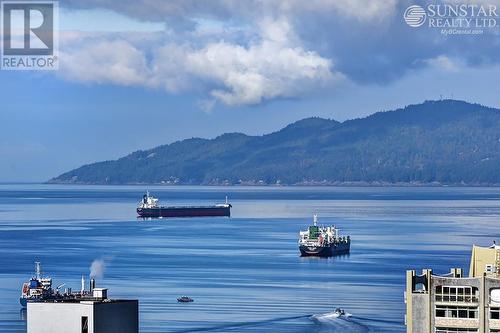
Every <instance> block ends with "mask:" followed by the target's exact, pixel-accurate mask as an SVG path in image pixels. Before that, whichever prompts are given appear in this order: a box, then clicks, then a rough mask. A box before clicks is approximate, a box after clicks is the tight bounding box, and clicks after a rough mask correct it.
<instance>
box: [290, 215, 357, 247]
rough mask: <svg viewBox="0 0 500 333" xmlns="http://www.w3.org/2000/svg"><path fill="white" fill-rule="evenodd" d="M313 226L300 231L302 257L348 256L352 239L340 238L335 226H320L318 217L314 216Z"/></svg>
mask: <svg viewBox="0 0 500 333" xmlns="http://www.w3.org/2000/svg"><path fill="white" fill-rule="evenodd" d="M313 222H314V223H313V225H311V226H309V228H308V229H307V230H304V231H302V230H301V231H300V238H299V250H300V254H301V255H302V256H316V257H332V256H335V255H339V254H348V253H349V251H350V249H351V238H350V237H349V236H347V237H340V235H339V230H338V229H337V228H335V226H318V215H316V214H314V217H313Z"/></svg>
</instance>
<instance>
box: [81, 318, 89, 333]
mask: <svg viewBox="0 0 500 333" xmlns="http://www.w3.org/2000/svg"><path fill="white" fill-rule="evenodd" d="M82 333H89V317H82Z"/></svg>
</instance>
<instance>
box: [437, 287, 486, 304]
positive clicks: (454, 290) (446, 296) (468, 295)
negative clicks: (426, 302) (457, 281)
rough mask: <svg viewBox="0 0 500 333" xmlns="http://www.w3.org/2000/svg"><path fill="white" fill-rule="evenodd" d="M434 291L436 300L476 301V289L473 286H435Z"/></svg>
mask: <svg viewBox="0 0 500 333" xmlns="http://www.w3.org/2000/svg"><path fill="white" fill-rule="evenodd" d="M435 291H436V302H456V303H477V302H478V289H477V288H475V287H455V286H453V287H452V286H437V287H436V289H435Z"/></svg>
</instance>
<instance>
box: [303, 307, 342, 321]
mask: <svg viewBox="0 0 500 333" xmlns="http://www.w3.org/2000/svg"><path fill="white" fill-rule="evenodd" d="M350 316H351V314H350V313H347V312H345V310H344V309H341V308H336V309H335V310H334V311H333V312H327V313H322V314H315V315H312V316H311V319H312V320H315V321H318V322H325V321H329V320H333V319H337V318H348V317H350Z"/></svg>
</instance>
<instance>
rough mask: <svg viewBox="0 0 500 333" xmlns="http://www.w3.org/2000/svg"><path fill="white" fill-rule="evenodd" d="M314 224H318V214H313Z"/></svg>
mask: <svg viewBox="0 0 500 333" xmlns="http://www.w3.org/2000/svg"><path fill="white" fill-rule="evenodd" d="M313 221H314V226H316V225H317V224H318V214H314V215H313Z"/></svg>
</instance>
